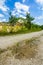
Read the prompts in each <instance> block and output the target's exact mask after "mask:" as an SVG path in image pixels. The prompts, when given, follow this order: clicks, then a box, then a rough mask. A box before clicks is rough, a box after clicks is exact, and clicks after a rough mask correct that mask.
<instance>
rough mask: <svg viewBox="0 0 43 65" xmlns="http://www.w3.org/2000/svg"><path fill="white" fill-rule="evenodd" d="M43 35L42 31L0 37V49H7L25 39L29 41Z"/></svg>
mask: <svg viewBox="0 0 43 65" xmlns="http://www.w3.org/2000/svg"><path fill="white" fill-rule="evenodd" d="M42 34H43V30H42V31H39V32H32V33H27V34H19V35H12V36H2V37H0V48H2V49H3V48H7V47H8V46H11V45H13V44H14V43H17V42H19V41H22V40H25V39H31V38H33V37H38V36H40V35H42Z"/></svg>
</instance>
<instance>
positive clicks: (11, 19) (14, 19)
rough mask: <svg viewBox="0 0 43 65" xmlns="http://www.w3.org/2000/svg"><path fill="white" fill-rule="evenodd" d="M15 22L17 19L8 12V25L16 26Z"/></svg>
mask: <svg viewBox="0 0 43 65" xmlns="http://www.w3.org/2000/svg"><path fill="white" fill-rule="evenodd" d="M17 20H18V18H17V17H16V16H13V15H12V14H11V12H10V13H9V23H10V24H11V25H14V24H16V22H17Z"/></svg>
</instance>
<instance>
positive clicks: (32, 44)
mask: <svg viewBox="0 0 43 65" xmlns="http://www.w3.org/2000/svg"><path fill="white" fill-rule="evenodd" d="M36 41H38V40H36V38H35V39H31V40H24V41H21V42H19V43H17V44H16V45H13V46H12V47H8V48H7V49H4V50H1V49H0V54H2V53H6V52H7V51H9V53H10V55H12V56H14V57H15V58H16V59H23V58H34V57H35V55H36V54H37V49H38V48H37V46H38V45H37V44H36V43H37V42H36ZM9 53H7V55H9Z"/></svg>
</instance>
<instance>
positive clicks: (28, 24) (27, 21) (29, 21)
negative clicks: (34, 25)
mask: <svg viewBox="0 0 43 65" xmlns="http://www.w3.org/2000/svg"><path fill="white" fill-rule="evenodd" d="M33 20H34V18H33V17H31V16H30V14H29V13H27V14H26V27H27V28H28V29H30V28H31V21H33Z"/></svg>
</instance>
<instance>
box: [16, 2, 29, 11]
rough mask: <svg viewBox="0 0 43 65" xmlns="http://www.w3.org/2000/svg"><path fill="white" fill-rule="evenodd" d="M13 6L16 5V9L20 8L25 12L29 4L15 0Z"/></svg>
mask: <svg viewBox="0 0 43 65" xmlns="http://www.w3.org/2000/svg"><path fill="white" fill-rule="evenodd" d="M15 7H16V9H19V10H20V9H22V10H24V11H26V12H28V10H29V6H27V5H24V4H21V3H20V2H16V3H15Z"/></svg>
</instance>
